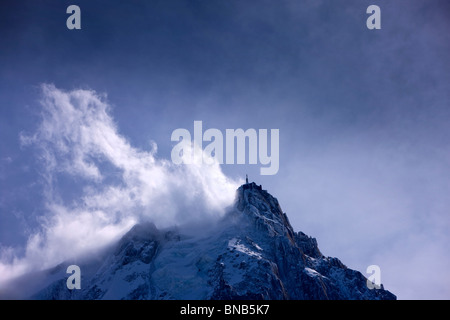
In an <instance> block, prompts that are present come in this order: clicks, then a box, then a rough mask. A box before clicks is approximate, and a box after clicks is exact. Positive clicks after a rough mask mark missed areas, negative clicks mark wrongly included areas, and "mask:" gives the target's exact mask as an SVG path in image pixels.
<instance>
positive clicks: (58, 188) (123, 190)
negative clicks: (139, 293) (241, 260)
mask: <svg viewBox="0 0 450 320" xmlns="http://www.w3.org/2000/svg"><path fill="white" fill-rule="evenodd" d="M41 105H42V120H41V122H40V123H39V126H38V128H37V130H36V132H34V133H33V134H31V135H26V134H22V135H21V143H22V144H23V145H25V146H33V147H35V148H36V150H37V155H38V156H39V158H40V159H41V160H42V168H43V169H42V177H43V179H44V185H45V186H46V191H45V193H44V196H45V203H46V210H45V212H46V214H45V215H44V216H42V217H41V220H40V221H41V228H40V230H39V231H38V232H35V233H33V234H32V235H31V236H30V237H29V240H28V243H27V245H26V249H25V254H24V255H23V256H17V254H16V252H15V251H14V250H13V249H11V248H2V252H1V262H0V282H2V281H5V280H8V279H10V278H11V277H14V276H17V275H19V274H21V273H23V272H26V271H29V270H30V269H42V268H46V267H50V266H52V265H54V264H56V263H59V262H61V261H64V260H65V259H68V258H70V257H73V256H76V255H80V254H83V253H88V252H89V251H91V250H95V249H98V248H100V247H102V246H104V245H106V244H108V243H110V242H111V241H113V240H114V239H117V238H118V237H120V236H121V235H122V234H123V233H124V232H126V231H127V230H128V229H129V228H130V227H131V226H132V225H133V224H135V223H137V222H139V221H144V220H145V221H147V220H151V221H153V222H154V223H155V224H156V225H157V226H159V227H166V226H170V225H175V224H178V225H179V224H184V223H189V222H198V221H202V220H204V219H210V218H214V217H218V216H221V215H222V214H223V212H224V210H225V208H226V207H227V206H228V205H230V204H231V203H232V201H233V197H234V191H235V189H236V188H237V186H238V181H233V180H231V179H229V178H228V177H226V176H225V175H224V174H223V173H222V171H221V168H220V165H219V164H218V163H216V164H213V165H196V164H192V165H174V164H173V163H172V162H170V161H169V160H165V159H158V158H157V156H156V150H157V148H156V144H154V143H153V148H152V150H149V151H145V150H139V149H137V148H134V147H133V146H131V144H130V143H129V142H128V141H127V139H126V138H125V137H124V136H122V135H121V134H120V133H119V132H118V128H117V124H116V123H115V122H114V120H113V118H112V117H111V110H110V106H109V105H108V103H107V102H106V96H102V95H99V94H97V93H96V92H94V91H92V90H73V91H68V92H67V91H63V90H60V89H57V88H56V87H55V86H54V85H51V84H43V85H42V100H41ZM154 121H157V119H154ZM168 139H169V138H168ZM197 152H201V151H199V150H197ZM61 177H63V178H65V179H68V180H69V181H70V184H71V186H73V189H79V190H80V191H79V192H78V193H76V192H74V191H73V190H71V189H72V187H71V186H69V187H68V186H67V185H64V186H62V185H61V184H60V183H59V179H60V178H61ZM71 192H74V193H76V194H77V196H76V197H72V199H71V200H70V201H68V200H67V196H65V195H64V193H71Z"/></svg>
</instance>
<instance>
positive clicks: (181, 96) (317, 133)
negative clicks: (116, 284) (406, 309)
mask: <svg viewBox="0 0 450 320" xmlns="http://www.w3.org/2000/svg"><path fill="white" fill-rule="evenodd" d="M71 4H77V5H78V6H79V7H80V8H81V30H68V29H67V27H66V19H67V18H68V16H69V15H68V14H66V8H67V7H68V6H69V5H71ZM371 4H377V5H379V6H380V8H381V26H382V28H381V29H380V30H368V29H367V27H366V19H367V18H368V16H369V15H368V14H366V9H367V7H368V6H369V5H371ZM449 18H450V3H449V2H448V1H447V0H396V1H387V0H370V1H366V0H340V1H334V0H291V1H287V0H281V1H279V0H277V1H274V0H270V1H269V0H267V1H264V0H258V1H256V0H251V1H250V0H249V1H237V0H236V1H234V0H231V1H230V0H227V1H224V0H211V1H204V0H203V1H202V0H184V1H181V0H180V1H175V0H170V1H167V0H164V1H163V0H161V1H154V0H152V1H143V0H142V1H141V0H134V1H126V2H125V1H112V0H111V1H95V0H89V1H84V0H76V1H59V0H40V1H31V0H28V1H23V0H14V1H2V3H1V9H0V35H1V41H0V137H1V144H0V247H1V263H0V267H1V268H2V271H3V278H5V277H8V276H11V275H13V274H14V272H20V271H21V270H27V268H30V266H31V264H33V263H35V264H36V268H39V267H43V266H46V263H47V264H51V263H53V262H57V261H58V260H60V259H63V258H65V257H66V256H70V253H67V250H68V248H69V247H70V246H71V245H72V244H73V243H77V244H76V245H74V247H73V251H74V252H72V253H77V252H78V251H77V250H79V252H82V251H83V250H87V249H86V248H88V249H89V248H91V247H92V248H91V249H95V246H96V245H100V244H104V243H107V242H108V241H112V239H115V238H116V237H117V236H120V234H122V233H123V232H125V231H126V230H127V229H128V228H130V226H131V225H132V224H133V223H136V222H137V221H141V220H142V219H143V218H146V219H154V220H155V221H156V222H157V224H160V225H167V224H171V223H175V222H186V221H189V220H190V219H191V218H192V217H191V216H194V217H193V218H194V220H195V219H206V218H209V217H210V216H216V215H220V214H221V212H222V211H223V207H225V205H226V204H228V203H229V202H230V201H231V200H232V197H233V196H234V194H233V190H234V189H235V188H236V187H237V186H238V185H239V183H241V182H242V179H243V178H244V177H245V174H246V173H248V174H249V176H250V180H252V181H255V182H256V183H258V184H262V185H263V187H264V189H267V190H268V191H269V192H270V193H271V194H272V195H274V196H275V197H277V198H278V200H279V201H280V203H281V206H282V209H283V210H284V211H285V212H286V213H287V215H288V217H289V219H290V221H291V223H292V225H293V227H294V229H295V230H296V231H303V232H305V233H306V234H308V235H310V236H313V237H315V238H317V240H318V243H319V247H320V249H321V250H322V252H323V253H324V254H325V255H327V256H336V257H338V258H339V259H341V260H342V262H343V263H344V264H346V265H347V266H348V267H351V268H354V269H357V270H359V271H361V272H363V273H365V271H366V268H367V266H369V265H373V264H376V265H379V266H380V268H381V272H382V274H381V281H382V283H383V284H384V285H385V288H386V289H388V290H390V291H392V292H393V293H394V294H396V295H397V296H398V298H400V299H434V298H440V299H449V298H450V280H449V277H448V276H447V273H448V270H449V268H450V258H449V256H448V249H449V243H450V236H449V233H448V230H449V228H450V219H449V209H450V179H449V178H450V138H449V137H450V126H449V122H450V104H449V103H450V56H449V55H450V35H449V32H448V30H450V19H449ZM194 120H201V121H203V126H204V129H207V128H217V129H219V130H221V131H222V132H223V133H225V129H237V128H243V129H248V128H255V129H279V130H280V156H279V158H280V168H279V171H278V173H277V174H276V175H272V176H261V175H260V171H259V170H260V167H261V165H260V164H259V163H258V164H256V165H230V164H228V165H221V166H218V165H216V166H213V167H209V168H192V167H189V168H186V167H181V168H180V167H177V166H174V165H173V164H172V163H171V158H170V152H171V150H172V147H173V146H174V142H172V141H171V139H170V138H171V133H172V131H173V130H175V129H177V128H186V129H188V130H189V131H190V132H191V133H193V125H194ZM183 208H184V209H183ZM183 210H184V211H183ZM200 212H202V213H200ZM204 212H208V214H203V213H204ZM186 216H188V217H186ZM86 226H90V227H89V228H88V227H86ZM75 230H77V231H75ZM68 234H70V236H68ZM80 238H83V239H84V242H80V241H79V239H80ZM77 239H78V240H77ZM77 241H78V242H77ZM21 268H22V269H21ZM0 280H2V279H0ZM3 280H4V279H3Z"/></svg>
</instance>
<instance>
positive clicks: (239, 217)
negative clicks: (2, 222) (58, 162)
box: [17, 183, 396, 299]
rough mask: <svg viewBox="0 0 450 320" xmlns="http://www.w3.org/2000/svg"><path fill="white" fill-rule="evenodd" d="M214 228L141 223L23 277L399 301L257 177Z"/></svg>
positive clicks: (150, 292) (128, 290)
mask: <svg viewBox="0 0 450 320" xmlns="http://www.w3.org/2000/svg"><path fill="white" fill-rule="evenodd" d="M209 228H210V230H206V231H205V230H191V232H183V231H181V230H177V229H168V230H158V229H157V228H156V227H155V225H153V224H152V223H145V224H138V225H135V226H134V227H133V228H132V229H131V230H130V231H129V232H128V233H127V234H126V235H125V236H123V237H122V239H121V240H120V241H119V242H118V243H116V244H115V245H113V246H112V247H110V248H108V249H106V250H105V251H104V252H102V253H101V254H98V255H97V256H96V257H95V258H90V259H88V260H84V261H81V260H78V261H70V262H66V263H63V264H61V265H59V266H57V267H55V268H53V269H51V270H47V271H43V272H40V273H39V274H34V275H28V276H27V277H25V278H22V279H21V280H20V281H21V282H22V283H26V284H27V285H28V291H26V292H25V293H23V292H22V293H21V294H22V298H31V299H396V296H395V295H393V294H392V293H390V292H389V291H387V290H384V288H383V287H382V286H381V288H380V289H369V288H368V287H367V279H366V278H365V277H364V276H363V275H362V274H361V273H360V272H358V271H355V270H351V269H349V268H347V267H346V266H345V265H344V264H343V263H342V262H341V261H339V259H337V258H331V257H325V256H324V255H323V254H322V253H321V252H320V250H319V248H318V246H317V241H316V239H314V238H311V237H309V236H307V235H305V234H304V233H302V232H294V230H293V229H292V227H291V225H290V223H289V220H288V217H287V216H286V214H285V213H283V211H282V210H281V208H280V205H279V203H278V201H277V199H276V198H274V197H273V196H271V195H270V194H269V193H268V192H267V191H265V190H262V188H261V187H260V186H258V185H256V184H255V183H248V184H244V185H242V186H241V187H239V188H238V190H237V192H236V201H235V205H234V207H233V208H232V209H231V210H229V212H228V213H227V214H226V215H225V216H224V217H223V218H222V219H221V221H219V222H218V223H217V224H216V225H214V226H211V225H209ZM200 231H201V232H200ZM196 233H197V234H196ZM75 262H76V264H78V265H79V266H80V269H81V289H79V290H77V289H73V290H69V289H68V288H67V285H66V280H67V278H68V276H69V275H68V274H67V273H66V268H67V266H68V265H70V264H73V263H75ZM30 279H39V280H35V281H34V282H33V281H30ZM17 285H19V284H18V283H17ZM24 294H25V296H23V295H24Z"/></svg>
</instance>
